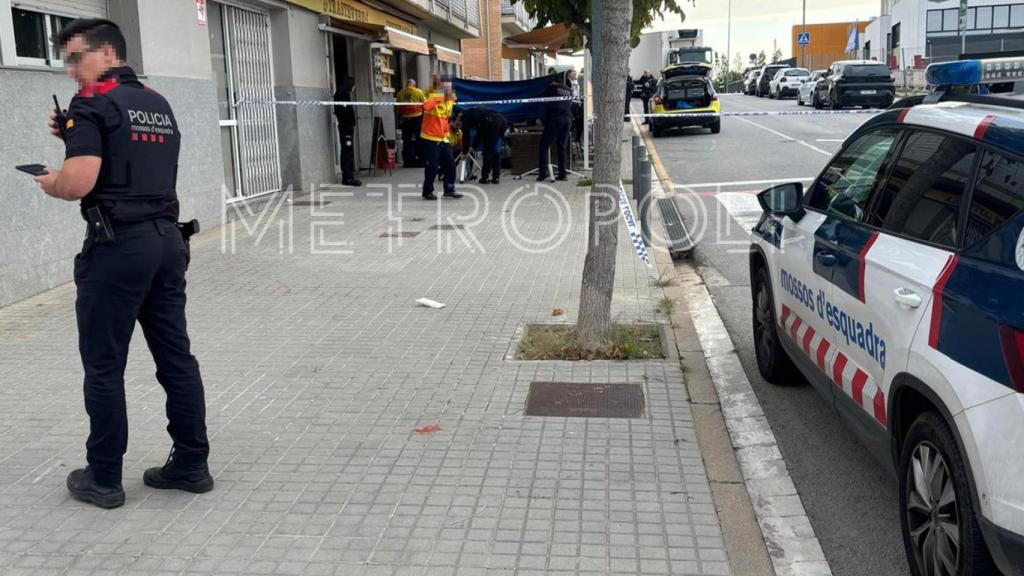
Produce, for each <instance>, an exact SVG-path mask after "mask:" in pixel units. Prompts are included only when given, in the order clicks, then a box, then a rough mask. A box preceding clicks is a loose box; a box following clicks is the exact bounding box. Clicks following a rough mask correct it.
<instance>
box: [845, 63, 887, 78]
mask: <svg viewBox="0 0 1024 576" xmlns="http://www.w3.org/2000/svg"><path fill="white" fill-rule="evenodd" d="M843 74H844V75H846V76H856V77H858V78H888V77H889V75H890V74H891V72H890V71H889V67H888V66H886V65H885V64H852V65H850V66H847V67H846V68H845V69H844V70H843Z"/></svg>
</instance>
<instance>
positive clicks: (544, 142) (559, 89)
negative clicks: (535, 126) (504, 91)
mask: <svg viewBox="0 0 1024 576" xmlns="http://www.w3.org/2000/svg"><path fill="white" fill-rule="evenodd" d="M541 96H543V97H545V98H550V97H560V98H565V100H555V101H552V102H548V103H546V104H545V106H544V133H543V134H541V137H540V150H539V152H538V155H537V156H538V157H537V181H538V182H540V181H542V180H547V179H548V178H549V171H548V160H549V157H548V151H549V149H550V148H551V143H552V142H557V145H558V177H557V178H556V180H566V179H568V176H567V175H566V171H565V153H566V151H567V150H568V149H569V126H570V124H572V117H571V114H572V102H571V101H570V98H571V97H572V92H571V91H570V90H569V87H568V86H566V85H565V84H563V83H561V82H559V78H558V76H552V77H551V83H550V84H548V86H547V88H545V89H544V92H543V93H542V94H541Z"/></svg>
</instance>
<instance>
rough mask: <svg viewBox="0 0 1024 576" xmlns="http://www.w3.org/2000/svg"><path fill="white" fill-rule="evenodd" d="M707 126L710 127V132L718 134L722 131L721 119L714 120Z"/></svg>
mask: <svg viewBox="0 0 1024 576" xmlns="http://www.w3.org/2000/svg"><path fill="white" fill-rule="evenodd" d="M708 128H711V133H712V134H718V133H719V132H721V131H722V121H721V120H716V121H715V123H714V124H712V125H711V126H708Z"/></svg>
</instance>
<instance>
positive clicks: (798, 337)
mask: <svg viewBox="0 0 1024 576" xmlns="http://www.w3.org/2000/svg"><path fill="white" fill-rule="evenodd" d="M779 323H780V324H781V327H782V332H783V333H784V334H785V335H786V336H787V337H789V339H790V340H792V341H793V342H794V343H795V344H796V345H797V346H799V347H800V349H801V350H803V351H804V353H805V354H807V356H808V357H809V358H810V359H811V360H812V361H813V362H814V363H815V364H817V366H818V369H820V370H821V371H822V372H824V373H825V374H827V375H828V377H829V378H830V379H831V380H832V383H833V384H835V386H836V387H838V388H840V389H842V391H843V392H844V393H846V395H847V396H849V397H851V398H853V401H854V402H856V403H857V405H858V406H860V407H861V408H863V409H864V410H865V411H866V412H867V413H868V414H870V415H871V416H872V417H873V418H874V419H875V420H876V421H877V422H878V423H879V424H881V425H882V427H883V428H885V427H887V426H888V421H887V418H886V413H885V393H884V392H882V388H881V387H879V386H878V383H877V382H875V379H874V378H872V377H871V376H869V375H868V373H867V372H865V371H864V370H861V369H860V368H858V367H857V366H856V365H855V364H854V363H853V362H851V361H850V359H849V358H848V357H847V356H846V354H843V353H842V352H840V351H839V348H838V347H837V346H836V345H835V344H833V343H832V342H830V341H829V340H828V339H827V338H825V337H823V336H822V335H821V334H818V333H817V332H816V331H815V330H814V328H813V327H811V325H810V324H807V323H806V322H804V321H803V319H802V318H800V316H798V315H796V314H795V313H793V311H792V310H791V309H790V308H789V307H788V306H786V305H783V306H782V316H781V318H779Z"/></svg>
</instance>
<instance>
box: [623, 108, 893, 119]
mask: <svg viewBox="0 0 1024 576" xmlns="http://www.w3.org/2000/svg"><path fill="white" fill-rule="evenodd" d="M882 112H885V110H884V109H882V108H863V109H857V110H762V111H749V112H663V113H661V114H656V113H649V114H633V113H630V114H623V117H628V118H741V117H744V116H835V115H841V114H880V113H882Z"/></svg>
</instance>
